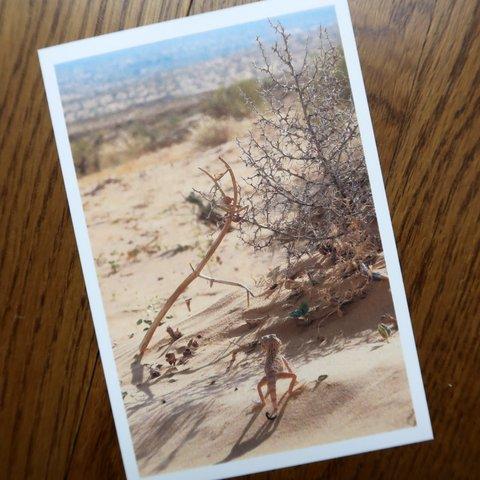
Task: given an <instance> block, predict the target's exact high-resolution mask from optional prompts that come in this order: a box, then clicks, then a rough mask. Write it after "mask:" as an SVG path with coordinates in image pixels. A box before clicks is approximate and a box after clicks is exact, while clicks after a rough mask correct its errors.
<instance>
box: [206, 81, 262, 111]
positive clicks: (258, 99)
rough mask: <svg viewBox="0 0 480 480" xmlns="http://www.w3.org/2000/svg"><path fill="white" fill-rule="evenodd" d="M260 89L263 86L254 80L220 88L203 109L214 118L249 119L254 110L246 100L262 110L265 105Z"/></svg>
mask: <svg viewBox="0 0 480 480" xmlns="http://www.w3.org/2000/svg"><path fill="white" fill-rule="evenodd" d="M260 87H261V85H260V84H259V83H258V82H257V81H256V80H254V79H249V80H241V81H239V82H237V83H234V84H232V85H230V86H228V87H220V88H219V89H217V90H215V91H213V92H211V93H210V94H209V95H208V96H207V97H206V98H205V100H204V101H203V104H202V107H203V109H204V111H205V113H206V114H207V115H209V116H211V117H214V118H229V117H233V118H235V119H237V120H239V119H242V118H245V117H249V116H251V115H252V110H251V108H250V106H249V105H248V104H247V103H246V102H245V98H248V99H249V101H250V102H252V103H253V104H254V105H255V106H256V107H258V108H260V107H261V106H262V103H263V98H262V96H261V95H260V91H259V88H260Z"/></svg>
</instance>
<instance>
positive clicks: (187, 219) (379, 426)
mask: <svg viewBox="0 0 480 480" xmlns="http://www.w3.org/2000/svg"><path fill="white" fill-rule="evenodd" d="M218 155H222V156H223V157H224V158H225V159H226V160H227V161H229V162H230V164H231V165H232V167H233V168H234V169H235V171H236V172H237V175H238V176H239V177H241V176H243V175H246V174H248V172H247V171H246V170H245V167H244V166H243V164H242V163H241V161H240V160H239V158H238V156H237V153H236V150H235V145H234V143H233V142H230V143H226V144H224V145H222V146H220V147H216V148H212V149H209V150H206V151H203V152H198V149H196V148H195V147H194V146H193V145H192V144H191V143H189V142H184V143H182V144H180V145H174V146H172V147H169V148H165V149H162V150H160V151H157V152H155V153H151V154H148V155H144V156H143V157H141V158H139V159H138V160H136V161H133V162H129V163H127V164H123V165H121V166H119V167H115V168H110V169H107V170H104V171H102V172H100V173H96V174H92V175H89V176H87V177H84V178H82V179H81V180H80V187H81V191H82V195H83V201H84V209H85V213H86V217H87V223H88V226H89V232H90V240H91V243H92V248H93V252H94V257H95V259H96V266H97V272H98V275H99V279H100V287H101V290H102V295H103V300H104V305H105V309H106V314H107V320H108V327H109V332H110V335H111V338H112V344H113V351H114V355H115V359H116V363H117V367H118V372H119V377H120V382H121V389H122V392H123V395H124V402H125V407H126V411H127V415H128V419H129V423H130V429H131V433H132V437H133V442H134V447H135V452H136V455H137V459H138V463H139V467H140V471H141V473H142V474H144V475H146V474H153V473H159V472H165V471H174V470H180V469H185V468H193V467H196V466H203V465H208V464H215V463H220V462H226V461H230V460H237V459H244V458H248V457H252V456H259V455H263V454H268V453H276V452H277V453H278V452H284V451H288V450H291V449H298V448H302V447H307V446H313V445H321V444H325V443H328V442H331V441H336V440H344V439H349V438H353V437H358V436H364V435H369V434H373V433H379V432H385V431H390V430H394V429H399V428H405V427H408V426H411V425H414V424H415V418H414V413H413V409H412V405H411V400H410V392H409V388H408V384H407V379H406V375H405V367H404V363H403V358H402V351H401V346H400V339H399V335H398V333H395V334H394V335H393V336H392V337H391V338H390V339H389V342H386V341H384V340H383V339H382V338H381V337H380V335H379V334H378V332H377V326H378V323H379V322H380V321H382V320H381V319H382V315H385V314H391V315H393V314H394V311H393V305H392V300H391V296H390V291H389V284H388V280H383V281H378V282H372V283H371V284H370V286H369V288H368V291H367V294H366V295H365V297H364V298H362V299H359V300H356V301H355V302H353V303H351V304H350V305H348V306H346V307H345V309H344V311H343V315H342V316H337V315H333V316H331V317H329V318H328V319H327V320H326V321H325V322H323V323H321V324H316V323H313V324H312V325H310V326H299V325H297V324H296V323H295V322H294V321H293V320H292V319H291V318H288V312H289V311H291V310H292V306H291V305H288V304H287V303H285V302H282V301H279V302H277V303H275V304H274V305H273V306H269V305H270V301H271V299H265V298H264V297H260V296H258V295H257V296H256V297H255V298H252V299H250V305H247V302H246V295H245V292H244V291H243V290H241V289H239V288H236V287H232V286H227V285H219V284H214V285H213V286H210V284H209V282H208V281H206V280H203V279H197V280H196V281H195V282H194V283H193V284H192V285H191V287H190V288H189V289H188V291H187V292H186V294H185V295H184V296H183V297H182V298H181V299H179V301H177V303H176V304H175V305H174V307H173V308H172V309H171V311H170V312H169V314H168V316H167V318H166V319H165V322H164V324H163V325H162V326H161V327H160V328H159V329H158V330H157V332H156V333H155V336H154V338H153V341H152V343H151V348H150V349H149V350H148V351H147V353H146V354H145V355H144V357H143V358H142V359H141V360H138V358H136V354H137V353H138V347H139V344H140V342H141V339H142V337H143V334H144V329H145V328H147V327H148V323H146V322H145V320H146V321H147V322H148V321H150V320H152V319H153V318H154V317H155V314H156V313H157V312H158V310H159V308H160V307H161V305H162V302H163V301H164V300H165V299H166V298H167V297H168V296H169V295H170V293H171V292H172V291H173V290H174V289H175V287H176V286H177V285H178V283H179V282H180V281H181V280H182V279H183V278H184V277H185V276H186V275H187V274H188V273H189V272H190V267H189V264H190V263H192V264H195V263H196V262H198V261H199V260H200V258H201V257H202V255H203V253H204V252H205V250H206V249H207V248H208V245H209V243H210V241H211V239H212V236H213V235H214V234H215V232H216V231H215V229H212V228H211V227H208V226H207V225H205V224H203V223H202V222H200V221H198V219H197V209H196V207H195V205H192V204H190V203H188V202H186V201H185V197H187V195H188V194H189V193H190V192H191V190H192V188H197V189H199V190H201V189H207V188H208V187H209V186H210V185H209V181H208V179H207V178H206V177H205V176H204V175H203V174H202V173H201V172H200V171H199V170H198V168H197V167H203V168H206V169H208V170H210V171H212V172H215V171H219V170H220V167H219V165H218V162H217V161H216V158H217V157H218ZM281 262H282V255H281V253H280V252H273V251H270V252H261V253H257V254H255V253H253V252H252V251H251V250H250V249H248V248H247V247H246V246H245V245H243V244H242V242H241V240H240V239H239V238H238V236H237V234H236V232H235V231H233V232H231V233H230V234H229V235H227V237H226V239H225V241H224V242H223V243H222V245H221V246H220V248H219V250H218V251H217V255H216V256H215V258H214V259H212V261H211V262H210V263H209V264H208V266H207V267H206V269H205V270H204V273H205V274H206V275H210V276H214V277H217V278H221V279H227V280H235V281H240V282H242V283H244V284H245V285H247V286H249V288H251V290H252V291H253V292H254V293H256V294H259V293H260V292H262V291H263V290H264V288H265V287H264V279H265V276H266V275H267V274H268V272H269V271H270V270H271V269H272V268H274V267H275V266H277V265H278V264H280V263H281ZM328 268H329V267H328V265H327V264H326V265H325V271H326V273H328ZM378 269H379V271H382V273H383V274H384V275H387V273H386V271H385V270H384V269H383V268H382V265H381V264H379V265H378ZM262 282H263V283H262ZM187 298H191V299H192V300H191V311H189V310H188V309H187V306H186V303H185V300H186V299H187ZM167 325H171V326H172V327H174V328H179V329H180V331H181V332H182V333H183V337H182V338H181V339H179V340H178V341H176V342H175V343H174V344H173V345H172V344H171V339H170V337H169V336H168V335H167V334H166V331H165V327H166V326H167ZM252 325H253V326H252ZM265 333H276V334H277V335H278V337H279V338H280V339H281V340H282V342H283V343H284V346H285V349H284V354H285V356H286V358H287V359H288V360H289V362H290V363H291V364H292V366H293V367H294V368H295V370H296V372H297V374H298V379H299V384H298V385H297V387H296V390H295V392H294V394H293V395H292V396H290V397H288V396H287V395H283V394H284V393H285V392H286V390H287V387H288V383H287V382H286V381H285V383H284V384H283V383H281V382H279V386H278V389H279V397H282V400H281V404H280V412H279V415H278V417H277V419H276V420H275V421H270V420H267V418H266V417H265V410H263V411H260V410H258V408H256V406H255V403H254V402H255V401H257V400H258V395H257V392H256V384H257V382H258V380H259V379H260V378H261V377H262V376H263V363H264V355H263V354H262V352H261V351H260V349H259V348H255V349H253V350H252V351H251V352H240V353H238V355H237V356H236V359H235V361H234V363H233V364H232V365H231V367H230V368H229V364H230V360H231V353H232V351H233V350H234V349H235V348H236V347H237V346H238V345H245V344H248V343H249V342H251V341H254V340H255V339H258V338H259V337H260V336H261V335H263V334H265ZM191 338H194V339H196V340H197V342H198V344H199V346H198V348H196V349H194V351H193V356H192V357H190V358H189V359H188V360H187V361H186V363H184V364H182V365H179V364H177V365H176V367H169V365H168V364H167V362H166V361H165V353H166V352H167V351H168V352H174V353H175V354H176V355H177V356H180V357H181V353H182V351H183V349H184V348H185V345H186V343H187V342H188V341H189V340H190V339H191ZM159 365H160V366H159ZM152 366H153V367H156V373H155V374H154V375H152V374H151V372H152V369H151V367H152Z"/></svg>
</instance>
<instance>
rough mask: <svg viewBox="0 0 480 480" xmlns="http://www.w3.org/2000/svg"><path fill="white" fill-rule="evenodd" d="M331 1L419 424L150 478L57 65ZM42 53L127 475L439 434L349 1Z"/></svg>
mask: <svg viewBox="0 0 480 480" xmlns="http://www.w3.org/2000/svg"><path fill="white" fill-rule="evenodd" d="M329 5H334V6H335V10H336V15H337V22H338V28H339V31H340V36H341V40H342V46H343V50H344V53H345V59H346V63H347V69H348V73H349V78H350V83H351V89H352V95H353V99H354V103H355V109H356V113H357V117H358V123H359V127H360V135H361V139H362V144H363V149H364V154H365V159H366V163H367V168H368V174H369V178H370V183H371V189H372V195H373V199H374V204H375V210H376V214H377V218H378V225H379V230H380V236H381V239H382V244H383V249H384V254H385V261H386V265H387V270H388V274H389V280H390V286H391V293H392V297H393V303H394V307H395V313H396V317H397V321H398V324H399V334H400V340H401V345H402V352H403V358H404V361H405V367H406V372H407V377H408V382H409V387H410V393H411V398H412V404H413V408H414V411H415V417H416V422H417V424H416V426H415V427H411V428H405V429H400V430H394V431H391V432H386V433H380V434H376V435H370V436H366V437H358V438H354V439H350V440H344V441H340V442H334V443H328V444H322V445H318V446H314V447H308V448H302V449H298V450H290V451H288V452H281V453H275V454H270V455H263V456H259V457H252V458H249V459H245V460H236V461H231V462H228V463H224V464H218V465H210V466H205V467H199V468H195V469H191V470H181V471H178V472H171V473H164V474H161V473H160V474H156V475H153V476H149V477H140V474H139V470H138V465H137V461H136V458H135V452H134V448H133V442H132V437H131V434H130V429H129V425H128V419H127V414H126V409H125V405H124V403H123V399H122V393H121V388H120V382H119V378H118V373H117V369H116V365H115V361H114V355H113V349H112V344H111V341H110V335H109V332H108V324H107V320H106V316H105V311H104V307H103V301H102V296H101V292H100V285H99V281H98V277H97V274H96V271H95V262H94V258H93V252H92V248H91V245H90V239H89V236H88V230H87V224H86V220H85V215H84V212H83V206H82V200H81V196H80V190H79V186H78V182H77V178H76V174H75V167H74V163H73V158H72V152H71V147H70V143H69V139H68V133H67V126H66V122H65V116H64V112H63V108H62V103H61V98H60V92H59V87H58V83H57V78H56V74H55V66H56V65H57V64H59V63H63V62H66V61H73V60H78V59H80V58H86V57H90V56H92V52H94V53H93V55H99V54H102V53H107V52H112V51H115V50H122V49H125V48H131V47H135V46H139V45H144V44H149V43H154V42H158V41H161V40H166V39H169V38H175V37H180V36H184V35H189V34H193V33H200V32H204V31H208V30H213V29H217V28H224V27H228V26H232V25H237V24H241V23H246V22H251V21H255V20H260V19H263V18H267V17H270V16H272V17H273V16H279V15H285V14H288V13H294V12H300V11H303V10H309V9H313V8H318V7H322V6H329ZM38 54H39V59H40V64H41V69H42V74H43V79H44V84H45V89H46V93H47V100H48V105H49V110H50V116H51V120H52V124H53V129H54V134H55V141H56V144H57V150H58V155H59V158H60V165H61V169H62V174H63V178H64V183H65V189H66V193H67V198H68V204H69V208H70V214H71V216H72V222H73V227H74V232H75V238H76V241H77V246H78V251H79V255H80V261H81V265H82V270H83V275H84V278H85V283H86V288H87V294H88V299H89V303H90V308H91V311H92V317H93V322H94V326H95V332H96V336H97V342H98V346H99V350H100V356H101V360H102V365H103V370H104V373H105V379H106V383H107V389H108V394H109V397H110V403H111V407H112V412H113V417H114V420H115V426H116V429H117V435H118V440H119V444H120V449H121V453H122V458H123V463H124V467H125V472H126V475H127V478H128V479H129V480H134V479H140V478H148V479H149V480H187V479H191V478H196V479H198V480H202V479H203V480H213V479H218V478H229V477H233V476H239V475H245V474H249V473H255V472H260V471H265V470H273V469H277V468H282V467H288V466H293V465H298V464H305V463H310V462H315V461H320V460H326V459H331V458H337V457H341V456H345V455H352V454H358V453H364V452H369V451H372V450H378V449H382V448H388V447H395V446H399V445H405V444H410V443H415V442H420V441H424V440H430V439H432V438H433V434H432V428H431V424H430V418H429V414H428V407H427V402H426V397H425V391H424V387H423V382H422V376H421V372H420V366H419V363H418V356H417V351H416V347H415V339H414V336H413V330H412V324H411V320H410V315H409V311H408V305H407V300H406V295H405V289H404V284H403V280H402V275H401V270H400V263H399V260H398V254H397V248H396V244H395V237H394V233H393V228H392V223H391V219H390V214H389V209H388V203H387V198H386V193H385V187H384V183H383V178H382V172H381V169H380V162H379V159H378V153H377V148H376V144H375V138H374V133H373V127H372V122H371V118H370V112H369V108H368V103H367V97H366V93H365V87H364V84H363V78H362V73H361V68H360V62H359V58H358V53H357V48H356V43H355V38H354V33H353V27H352V23H351V19H350V13H349V9H348V3H347V0H296V1H295V2H292V1H291V0H266V1H263V2H259V3H254V4H249V5H244V6H240V7H233V8H229V9H225V10H219V11H215V12H210V13H204V14H200V15H195V16H192V17H187V18H184V19H178V20H170V21H167V22H162V23H159V24H154V25H148V26H144V27H138V28H135V29H130V30H124V31H121V32H115V33H111V34H107V35H101V36H98V37H94V38H89V39H84V40H78V41H75V42H70V43H66V44H63V45H59V46H54V47H48V48H44V49H42V50H39V52H38ZM99 454H100V452H99Z"/></svg>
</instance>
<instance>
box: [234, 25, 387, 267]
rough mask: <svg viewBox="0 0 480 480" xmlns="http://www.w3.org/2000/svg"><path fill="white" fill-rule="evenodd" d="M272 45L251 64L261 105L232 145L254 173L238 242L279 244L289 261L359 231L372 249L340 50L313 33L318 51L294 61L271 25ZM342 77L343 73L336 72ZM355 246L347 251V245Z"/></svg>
mask: <svg viewBox="0 0 480 480" xmlns="http://www.w3.org/2000/svg"><path fill="white" fill-rule="evenodd" d="M272 27H273V29H274V30H275V32H276V35H277V41H276V42H275V43H274V44H273V46H271V47H269V48H267V47H266V46H264V45H263V44H262V43H261V42H260V41H259V48H260V52H261V54H262V57H263V61H262V64H261V65H257V68H258V70H259V71H260V73H262V74H263V75H265V76H266V77H267V78H268V79H269V83H265V84H264V86H263V88H262V89H261V91H260V94H261V96H262V97H263V98H264V104H265V107H264V109H263V110H262V111H259V110H258V109H257V108H256V107H255V105H253V104H250V106H251V108H252V110H253V111H254V112H255V120H254V125H253V128H252V129H251V132H250V134H249V135H248V137H247V139H246V140H243V141H241V142H239V146H240V149H241V152H242V158H243V160H244V162H245V164H246V165H247V166H249V167H251V168H252V169H253V171H254V173H253V174H252V175H251V176H250V177H248V178H247V179H246V181H247V183H248V184H249V185H250V187H251V188H250V190H249V193H248V194H247V195H245V196H244V198H243V202H244V203H245V204H246V205H248V207H249V208H248V211H247V212H246V215H245V216H244V222H242V233H243V239H244V240H245V242H246V243H247V244H249V245H252V246H253V247H254V248H255V249H256V250H261V249H264V248H270V247H272V246H278V245H279V246H281V247H283V249H284V250H285V251H286V254H287V258H288V260H289V262H293V263H295V262H297V261H299V260H300V259H301V258H302V257H303V256H305V255H314V254H316V252H318V251H321V249H322V246H323V244H324V242H331V241H333V240H335V239H340V238H342V239H347V238H350V237H351V235H352V233H355V232H356V231H358V230H359V231H361V232H362V233H363V234H364V235H367V234H368V235H370V236H372V237H373V239H372V242H371V243H372V245H373V244H376V243H378V241H377V238H378V232H376V231H375V230H376V229H375V228H372V225H373V224H374V223H375V212H374V208H373V202H372V197H371V193H370V185H369V181H368V174H367V169H366V165H365V161H364V158H363V153H362V147H361V142H360V137H359V131H358V123H357V119H356V115H355V109H354V105H353V102H352V100H351V97H350V94H349V88H348V78H347V77H346V73H345V72H344V70H345V69H344V64H345V62H344V58H343V52H342V50H341V46H340V45H338V44H336V43H334V42H331V41H330V40H329V38H328V36H327V34H326V32H324V31H320V33H319V38H318V45H319V46H318V47H317V48H315V50H313V49H312V50H310V49H309V47H308V45H306V46H305V51H304V53H303V55H302V54H300V55H298V53H297V52H296V51H295V49H294V48H293V47H292V41H291V35H290V34H288V33H287V32H286V31H285V29H284V28H283V26H282V25H281V24H280V23H278V24H272ZM342 72H343V73H342ZM352 248H354V245H352Z"/></svg>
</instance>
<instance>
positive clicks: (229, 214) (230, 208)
mask: <svg viewBox="0 0 480 480" xmlns="http://www.w3.org/2000/svg"><path fill="white" fill-rule="evenodd" d="M219 160H220V161H221V162H222V163H223V165H224V166H225V168H226V170H225V172H223V173H221V174H219V175H211V174H210V173H209V172H207V171H206V170H203V169H201V170H202V172H203V173H205V175H207V176H208V177H209V178H210V179H211V180H212V182H213V184H214V189H216V191H219V192H220V194H221V197H222V200H223V204H224V205H225V208H224V209H225V223H224V224H223V227H222V229H221V230H220V232H219V233H218V235H217V238H216V239H215V240H214V242H213V243H212V244H211V245H210V248H209V249H208V251H207V253H206V254H205V256H204V257H203V259H202V260H201V262H200V263H199V264H198V265H197V266H196V267H195V268H194V269H193V271H192V273H190V275H188V276H187V277H186V278H185V279H184V280H183V281H182V282H181V283H180V285H178V287H177V288H176V289H175V291H174V292H173V293H172V295H170V297H169V298H168V299H167V301H166V302H165V305H164V306H163V308H162V309H161V310H160V312H159V313H158V315H157V316H156V317H155V320H154V321H153V322H152V324H151V325H150V328H149V329H148V330H147V332H146V334H145V337H144V338H143V340H142V343H141V344H140V355H143V353H144V352H145V350H146V349H147V347H148V344H149V343H150V340H151V339H152V337H153V334H154V333H155V330H156V329H157V328H158V326H159V325H160V323H161V321H162V319H163V317H164V316H165V315H166V314H167V312H168V311H169V310H170V308H171V307H172V306H173V304H174V303H175V301H176V300H177V299H178V297H179V296H180V295H181V294H182V293H183V292H184V291H185V290H186V289H187V287H188V286H189V285H190V284H191V283H192V282H193V281H194V280H195V279H196V278H197V277H198V276H199V275H200V272H201V271H202V269H203V268H204V267H205V265H206V264H207V262H208V261H209V260H210V258H211V257H212V255H213V254H214V253H215V250H217V248H218V247H219V245H220V243H221V242H222V240H223V239H224V237H225V235H226V234H227V233H228V232H229V231H230V227H231V224H232V222H236V221H239V220H240V216H239V213H240V212H241V211H242V210H243V209H242V208H241V207H240V206H239V188H238V184H237V180H236V178H235V174H234V173H233V170H232V168H231V167H230V165H229V164H228V163H227V162H226V161H225V160H223V158H221V157H219ZM226 173H228V174H229V176H230V180H231V183H232V189H233V198H232V197H229V196H228V195H226V194H225V191H224V190H223V189H222V187H221V186H220V184H219V182H220V180H221V179H222V178H223V176H224V175H225V174H226Z"/></svg>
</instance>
